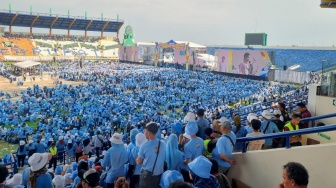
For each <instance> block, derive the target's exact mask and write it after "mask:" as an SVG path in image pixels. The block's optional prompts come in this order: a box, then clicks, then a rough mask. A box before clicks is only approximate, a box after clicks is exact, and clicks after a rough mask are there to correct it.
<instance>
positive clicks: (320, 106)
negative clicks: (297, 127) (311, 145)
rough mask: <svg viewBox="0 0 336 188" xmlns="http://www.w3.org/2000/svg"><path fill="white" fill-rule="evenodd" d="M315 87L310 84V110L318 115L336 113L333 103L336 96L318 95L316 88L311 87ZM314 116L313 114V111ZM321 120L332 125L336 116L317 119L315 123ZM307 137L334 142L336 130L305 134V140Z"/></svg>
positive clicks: (335, 122)
mask: <svg viewBox="0 0 336 188" xmlns="http://www.w3.org/2000/svg"><path fill="white" fill-rule="evenodd" d="M314 87H316V86H309V97H308V110H309V111H311V112H315V115H316V116H320V115H325V114H332V113H336V106H334V105H333V104H332V103H333V99H336V98H335V97H326V96H319V95H316V93H313V90H314V89H312V90H311V88H314ZM315 91H316V90H315ZM313 104H315V109H314V105H313ZM312 116H313V113H312ZM320 121H321V122H323V123H324V124H326V125H332V124H336V117H334V118H327V119H321V120H317V121H316V122H315V125H316V124H317V123H318V122H320ZM307 138H311V139H314V140H317V141H319V142H320V143H321V144H324V143H334V142H336V131H330V132H325V133H315V134H309V135H303V140H304V141H306V139H307Z"/></svg>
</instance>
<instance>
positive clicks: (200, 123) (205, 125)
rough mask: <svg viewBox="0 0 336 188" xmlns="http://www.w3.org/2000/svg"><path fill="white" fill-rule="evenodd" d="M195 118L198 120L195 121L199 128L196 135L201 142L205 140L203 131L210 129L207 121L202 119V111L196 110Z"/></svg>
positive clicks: (200, 109)
mask: <svg viewBox="0 0 336 188" xmlns="http://www.w3.org/2000/svg"><path fill="white" fill-rule="evenodd" d="M196 114H197V117H198V120H197V121H196V124H197V126H198V127H199V128H200V129H199V130H198V132H197V135H199V137H201V138H202V139H203V140H205V139H206V137H205V134H204V130H205V129H206V128H208V127H210V123H209V121H208V120H207V119H205V118H204V109H202V108H199V109H198V110H197V113H196Z"/></svg>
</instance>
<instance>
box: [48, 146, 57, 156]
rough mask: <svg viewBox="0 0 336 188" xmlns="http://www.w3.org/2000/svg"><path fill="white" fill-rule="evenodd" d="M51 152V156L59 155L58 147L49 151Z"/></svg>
mask: <svg viewBox="0 0 336 188" xmlns="http://www.w3.org/2000/svg"><path fill="white" fill-rule="evenodd" d="M49 151H50V153H51V155H56V154H57V147H54V148H53V147H51V148H50V149H49Z"/></svg>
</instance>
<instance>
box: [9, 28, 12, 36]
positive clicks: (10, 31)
mask: <svg viewBox="0 0 336 188" xmlns="http://www.w3.org/2000/svg"><path fill="white" fill-rule="evenodd" d="M9 34H10V35H12V26H9Z"/></svg>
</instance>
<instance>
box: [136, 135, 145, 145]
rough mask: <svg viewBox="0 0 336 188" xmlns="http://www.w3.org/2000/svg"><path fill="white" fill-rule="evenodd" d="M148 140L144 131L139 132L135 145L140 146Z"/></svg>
mask: <svg viewBox="0 0 336 188" xmlns="http://www.w3.org/2000/svg"><path fill="white" fill-rule="evenodd" d="M146 142H147V139H146V136H145V135H144V134H143V133H138V134H137V135H136V136H135V145H136V146H137V147H140V146H141V145H142V144H144V143H146Z"/></svg>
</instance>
